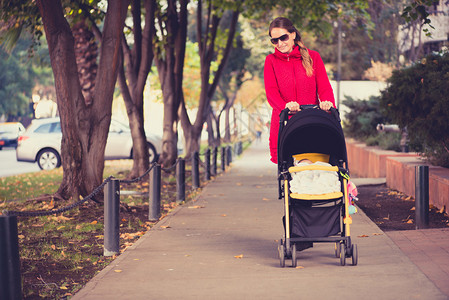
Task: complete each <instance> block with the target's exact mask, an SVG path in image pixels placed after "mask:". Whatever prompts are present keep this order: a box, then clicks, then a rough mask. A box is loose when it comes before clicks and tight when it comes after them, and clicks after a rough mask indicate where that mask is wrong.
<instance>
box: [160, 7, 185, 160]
mask: <svg viewBox="0 0 449 300" xmlns="http://www.w3.org/2000/svg"><path fill="white" fill-rule="evenodd" d="M188 2H189V1H188V0H180V1H179V3H178V1H175V0H168V1H167V12H166V13H165V14H162V12H159V13H160V14H159V15H158V19H159V21H160V22H159V26H160V28H159V31H160V32H163V33H166V36H164V44H163V49H161V48H160V47H161V46H160V45H157V44H155V45H154V51H155V53H156V66H157V69H158V73H159V80H160V82H161V88H162V94H163V99H164V124H163V135H162V154H161V157H160V162H161V163H162V164H163V165H165V166H171V165H172V164H173V163H174V162H175V160H176V158H177V156H178V147H177V144H178V126H177V125H178V109H179V105H180V103H181V102H183V91H182V79H183V68H184V58H185V47H186V40H187V4H188Z"/></svg>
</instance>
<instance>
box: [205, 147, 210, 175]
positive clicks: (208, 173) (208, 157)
mask: <svg viewBox="0 0 449 300" xmlns="http://www.w3.org/2000/svg"><path fill="white" fill-rule="evenodd" d="M204 160H205V164H206V171H205V172H204V174H205V177H206V178H205V179H206V181H209V180H210V149H209V148H207V150H206V153H205V154H204Z"/></svg>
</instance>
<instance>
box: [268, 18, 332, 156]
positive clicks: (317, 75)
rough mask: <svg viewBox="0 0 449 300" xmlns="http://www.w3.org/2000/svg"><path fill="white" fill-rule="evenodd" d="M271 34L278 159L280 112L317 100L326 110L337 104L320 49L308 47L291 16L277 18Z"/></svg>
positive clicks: (273, 150) (273, 135) (273, 146)
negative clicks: (273, 48) (314, 49)
mask: <svg viewBox="0 0 449 300" xmlns="http://www.w3.org/2000/svg"><path fill="white" fill-rule="evenodd" d="M268 33H269V35H270V37H271V43H272V44H273V45H274V47H275V50H274V53H272V54H270V55H268V56H267V58H266V59H265V67H264V82H265V92H266V94H267V100H268V103H270V105H271V106H272V107H273V112H272V114H271V128H270V154H271V161H272V162H274V163H277V142H278V131H279V114H280V113H281V111H282V110H283V109H284V108H288V109H290V111H291V112H297V111H299V110H300V108H299V106H300V105H307V104H317V105H319V106H320V108H321V109H323V110H326V111H327V110H329V109H330V108H331V107H335V100H334V94H333V91H332V87H331V84H330V82H329V78H328V77H327V73H326V69H325V67H324V63H323V60H322V59H321V57H320V55H319V54H318V52H316V51H313V50H310V49H307V48H306V47H305V46H304V43H303V42H302V40H301V35H300V34H299V31H298V30H297V29H296V28H295V26H293V23H292V22H291V21H290V20H289V19H287V18H282V17H279V18H276V19H274V20H273V21H272V22H271V24H270V29H269V32H268Z"/></svg>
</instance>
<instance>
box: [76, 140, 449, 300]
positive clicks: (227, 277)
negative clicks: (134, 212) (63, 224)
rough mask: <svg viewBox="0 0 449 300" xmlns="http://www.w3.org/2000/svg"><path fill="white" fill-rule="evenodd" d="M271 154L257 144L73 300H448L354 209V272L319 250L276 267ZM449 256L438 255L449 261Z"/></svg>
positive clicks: (277, 217)
mask: <svg viewBox="0 0 449 300" xmlns="http://www.w3.org/2000/svg"><path fill="white" fill-rule="evenodd" d="M268 155H269V154H268V146H267V145H265V144H264V143H260V144H253V145H252V146H251V147H250V148H249V149H248V150H246V151H245V152H244V153H243V155H242V157H240V158H239V159H237V160H235V161H234V162H233V163H232V166H231V168H230V169H228V170H227V171H226V172H225V173H223V174H221V175H219V176H218V177H217V178H216V179H215V180H214V181H213V182H210V183H209V184H208V185H207V186H206V187H204V188H203V190H202V192H201V195H199V197H198V198H197V199H196V200H195V201H194V202H190V203H187V204H185V205H183V206H180V207H178V208H177V209H175V210H174V211H173V212H172V213H171V214H170V215H169V216H167V217H166V218H164V219H163V220H161V221H160V222H159V223H158V224H156V225H155V227H154V228H152V229H151V230H150V231H149V232H147V233H146V234H145V235H144V236H143V237H142V238H141V239H139V241H137V242H136V243H135V244H134V245H133V246H132V247H130V248H128V249H127V250H126V251H125V252H124V253H123V254H121V255H120V256H119V257H118V258H117V259H116V260H114V261H113V262H112V263H111V264H110V265H109V266H108V267H106V268H105V269H104V270H103V271H101V272H100V273H99V274H98V275H97V276H95V277H94V278H93V279H92V280H91V281H90V282H89V283H88V284H87V285H86V286H85V287H84V288H83V289H82V290H81V291H79V292H78V293H77V294H76V295H75V296H74V297H73V298H72V299H279V298H287V299H341V298H343V297H344V299H395V300H396V299H449V296H448V295H449V294H444V293H443V291H442V290H441V289H440V288H438V287H437V285H435V283H434V282H433V281H432V280H431V279H432V277H428V276H426V274H425V273H423V271H422V270H421V269H420V268H419V267H418V266H417V265H415V263H414V260H411V259H410V258H409V257H408V256H407V255H406V254H404V252H403V251H401V249H400V247H402V246H398V245H397V244H396V243H395V242H394V241H393V240H392V238H393V239H396V237H395V236H394V234H390V233H389V235H387V234H385V233H384V232H382V231H381V230H380V229H379V228H378V227H377V226H376V225H375V224H374V223H373V222H371V220H370V219H369V218H368V217H366V215H365V214H364V213H363V212H361V211H360V210H359V213H357V214H355V215H353V225H352V226H351V236H352V240H353V243H356V244H357V245H358V249H359V264H358V265H357V266H352V265H350V262H351V260H350V259H348V260H347V264H348V265H347V266H344V267H342V266H340V261H339V259H337V258H335V255H334V245H333V244H332V243H323V244H315V245H314V247H313V248H311V249H307V250H305V251H302V252H299V253H298V267H297V268H291V267H288V266H289V265H290V263H291V262H290V261H289V260H288V261H286V265H287V267H285V268H280V267H279V259H278V258H277V240H278V239H279V238H281V237H282V234H283V225H282V220H281V218H282V216H283V205H282V201H279V200H278V199H277V179H276V166H275V165H274V164H272V163H271V162H269V160H268ZM360 197H363V195H360ZM404 243H405V242H404ZM404 247H407V246H406V245H405V244H404ZM448 250H449V249H448V248H447V247H446V248H445V251H446V252H445V253H444V252H439V253H438V254H439V255H440V256H439V257H440V261H442V262H444V263H446V264H447V263H448V262H449V254H448V252H447V251H448ZM429 255H431V254H429ZM440 275H442V274H441V273H440ZM446 275H447V273H446ZM448 278H449V277H447V276H446V277H445V279H444V278H441V280H442V281H443V283H446V285H449V279H448ZM438 286H440V284H438Z"/></svg>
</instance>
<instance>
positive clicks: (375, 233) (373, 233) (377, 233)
mask: <svg viewBox="0 0 449 300" xmlns="http://www.w3.org/2000/svg"><path fill="white" fill-rule="evenodd" d="M373 235H382V233H373Z"/></svg>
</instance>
